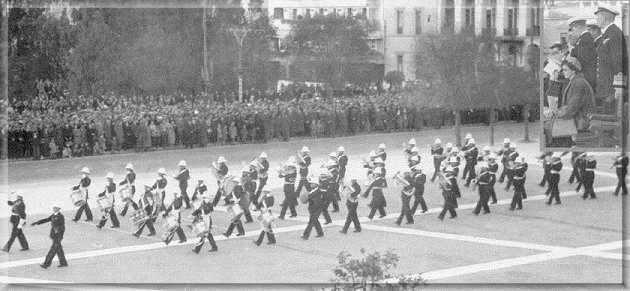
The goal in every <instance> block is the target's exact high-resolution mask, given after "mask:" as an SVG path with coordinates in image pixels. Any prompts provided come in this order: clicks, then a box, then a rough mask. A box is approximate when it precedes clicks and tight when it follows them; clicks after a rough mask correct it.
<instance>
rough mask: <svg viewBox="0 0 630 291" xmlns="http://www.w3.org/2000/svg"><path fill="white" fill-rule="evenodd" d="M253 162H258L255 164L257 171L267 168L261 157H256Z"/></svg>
mask: <svg viewBox="0 0 630 291" xmlns="http://www.w3.org/2000/svg"><path fill="white" fill-rule="evenodd" d="M253 162H254V163H255V164H256V165H255V167H256V171H257V172H260V171H262V170H263V169H264V168H265V167H264V166H263V165H262V163H261V162H260V158H259V157H257V158H255V159H254V160H253Z"/></svg>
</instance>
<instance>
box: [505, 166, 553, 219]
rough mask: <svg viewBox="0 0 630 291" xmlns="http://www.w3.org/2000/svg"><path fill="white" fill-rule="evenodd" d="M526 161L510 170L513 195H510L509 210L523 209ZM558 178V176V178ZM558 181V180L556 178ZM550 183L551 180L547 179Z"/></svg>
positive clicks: (525, 196) (525, 195)
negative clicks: (512, 174)
mask: <svg viewBox="0 0 630 291" xmlns="http://www.w3.org/2000/svg"><path fill="white" fill-rule="evenodd" d="M527 167H528V165H527V163H523V164H521V165H517V166H515V167H514V169H513V170H512V171H513V172H514V176H513V177H512V179H513V181H514V196H513V197H512V203H511V204H510V210H514V209H515V208H516V209H523V198H527V194H525V172H527ZM558 179H559V178H558ZM558 181H559V180H558ZM549 183H550V184H551V181H549Z"/></svg>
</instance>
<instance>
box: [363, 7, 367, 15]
mask: <svg viewBox="0 0 630 291" xmlns="http://www.w3.org/2000/svg"><path fill="white" fill-rule="evenodd" d="M363 17H367V8H363Z"/></svg>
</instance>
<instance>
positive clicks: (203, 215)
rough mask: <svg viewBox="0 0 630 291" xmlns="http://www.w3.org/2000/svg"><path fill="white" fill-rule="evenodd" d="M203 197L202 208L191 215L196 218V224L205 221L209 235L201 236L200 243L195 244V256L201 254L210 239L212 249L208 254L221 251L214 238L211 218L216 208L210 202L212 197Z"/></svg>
mask: <svg viewBox="0 0 630 291" xmlns="http://www.w3.org/2000/svg"><path fill="white" fill-rule="evenodd" d="M201 197H203V202H202V203H201V206H199V208H197V209H196V210H195V211H193V213H192V214H191V215H192V216H193V217H194V220H195V222H198V221H203V222H204V223H206V224H207V226H208V233H207V234H205V235H203V236H201V239H200V240H199V242H198V243H197V244H195V248H194V249H193V252H194V253H195V254H199V252H200V251H201V247H203V244H204V243H205V242H206V239H208V242H209V243H210V247H211V249H210V250H209V251H208V252H216V251H217V250H219V248H217V243H216V242H215V241H214V236H212V217H211V216H210V213H212V211H214V207H213V206H212V203H211V202H210V196H208V195H207V194H206V195H203V196H201Z"/></svg>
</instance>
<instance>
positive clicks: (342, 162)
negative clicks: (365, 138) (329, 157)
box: [337, 154, 348, 183]
mask: <svg viewBox="0 0 630 291" xmlns="http://www.w3.org/2000/svg"><path fill="white" fill-rule="evenodd" d="M337 163H339V178H338V179H337V183H339V182H340V181H341V180H342V179H343V178H344V177H345V176H346V166H347V165H348V156H346V155H345V154H343V155H341V156H339V158H338V159H337Z"/></svg>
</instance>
